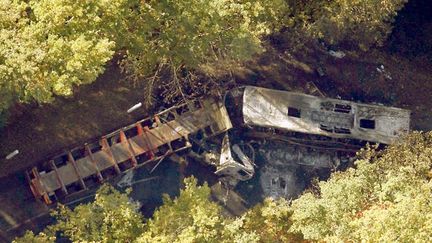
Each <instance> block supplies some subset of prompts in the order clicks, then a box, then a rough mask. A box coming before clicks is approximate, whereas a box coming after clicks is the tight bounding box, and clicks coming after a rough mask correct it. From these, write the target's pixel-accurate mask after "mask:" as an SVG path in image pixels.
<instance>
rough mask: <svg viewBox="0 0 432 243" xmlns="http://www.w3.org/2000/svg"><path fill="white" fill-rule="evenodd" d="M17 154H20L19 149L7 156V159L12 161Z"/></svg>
mask: <svg viewBox="0 0 432 243" xmlns="http://www.w3.org/2000/svg"><path fill="white" fill-rule="evenodd" d="M17 154H19V150H18V149H16V150H14V151H13V152H12V153H10V154H8V155H7V156H6V159H12V158H13V157H15V156H16V155H17Z"/></svg>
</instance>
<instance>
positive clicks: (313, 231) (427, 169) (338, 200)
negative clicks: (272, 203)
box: [291, 133, 432, 242]
mask: <svg viewBox="0 0 432 243" xmlns="http://www.w3.org/2000/svg"><path fill="white" fill-rule="evenodd" d="M363 152H364V156H365V157H364V158H363V159H361V160H358V161H357V162H356V166H355V168H350V169H348V170H347V171H345V172H337V173H334V174H333V175H332V176H331V178H330V179H329V180H328V181H323V182H320V183H319V185H318V186H319V193H312V192H308V193H305V194H304V195H302V196H301V197H300V198H299V199H297V200H295V201H294V202H293V204H292V207H291V208H292V210H293V215H292V217H291V218H292V221H293V225H292V228H291V231H294V232H298V233H302V234H303V235H304V237H305V239H309V240H324V241H366V242H370V241H380V242H396V241H399V242H414V241H418V242H427V241H430V236H431V235H432V229H431V228H430V225H431V223H432V203H431V200H430V195H431V193H432V184H431V180H430V179H431V168H432V133H426V134H422V133H414V134H412V135H410V136H409V137H407V138H406V139H405V140H404V141H401V142H399V143H396V144H394V145H391V146H390V147H389V148H388V149H386V150H385V152H384V153H382V154H381V153H377V152H374V151H373V150H365V151H363Z"/></svg>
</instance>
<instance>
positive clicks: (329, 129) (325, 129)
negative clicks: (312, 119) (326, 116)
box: [320, 124, 333, 132]
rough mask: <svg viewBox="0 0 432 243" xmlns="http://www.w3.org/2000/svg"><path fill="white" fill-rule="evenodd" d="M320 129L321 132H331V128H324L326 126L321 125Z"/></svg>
mask: <svg viewBox="0 0 432 243" xmlns="http://www.w3.org/2000/svg"><path fill="white" fill-rule="evenodd" d="M320 129H321V130H323V131H326V132H333V128H331V127H329V126H326V125H323V124H320Z"/></svg>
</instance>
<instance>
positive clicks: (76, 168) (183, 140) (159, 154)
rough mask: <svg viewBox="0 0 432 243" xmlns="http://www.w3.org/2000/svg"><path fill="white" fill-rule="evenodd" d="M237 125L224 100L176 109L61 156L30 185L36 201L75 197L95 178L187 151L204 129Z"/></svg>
mask: <svg viewBox="0 0 432 243" xmlns="http://www.w3.org/2000/svg"><path fill="white" fill-rule="evenodd" d="M231 127H232V125H231V122H230V120H229V117H228V114H227V111H226V110H225V107H224V106H223V104H222V103H221V102H220V101H217V100H205V101H203V102H200V101H197V102H193V103H190V104H183V105H180V106H175V107H172V108H170V109H168V110H165V111H163V112H160V113H158V114H157V115H155V116H154V117H151V118H146V119H143V120H141V121H138V122H136V123H134V124H132V125H130V126H127V127H124V128H122V129H119V130H117V131H114V132H112V133H110V134H108V135H106V136H104V137H102V138H101V139H100V140H99V141H93V142H90V143H86V144H85V145H84V146H83V147H78V148H74V149H71V150H69V151H67V152H65V153H64V154H61V155H59V156H56V157H54V158H52V159H50V160H49V161H51V163H50V166H49V167H43V165H42V166H39V167H34V168H33V169H32V170H31V171H30V173H29V180H30V187H31V189H32V192H33V194H34V196H35V197H36V198H41V199H43V200H44V201H45V202H46V203H47V204H50V203H51V202H52V201H53V200H55V199H56V198H57V197H58V196H64V194H68V193H70V190H69V187H71V188H73V189H74V190H75V191H76V186H74V185H79V186H80V189H79V190H85V189H87V184H86V183H87V181H89V180H90V181H91V180H92V178H95V179H97V181H98V182H100V181H102V180H103V179H104V174H107V176H109V175H110V174H109V171H110V170H112V171H114V172H116V173H117V174H118V173H124V172H126V171H128V170H130V169H132V168H136V167H137V166H141V165H144V164H147V163H149V162H152V161H156V160H162V159H163V158H164V157H165V156H168V155H170V154H173V153H176V152H179V151H181V150H184V149H187V148H189V147H190V143H189V141H188V140H189V136H190V135H193V134H195V133H197V132H199V131H204V130H205V132H203V133H205V134H206V135H207V136H215V135H218V134H220V133H222V132H225V131H227V130H228V129H230V128H231ZM90 145H92V146H90ZM92 148H93V149H92ZM79 190H78V191H79Z"/></svg>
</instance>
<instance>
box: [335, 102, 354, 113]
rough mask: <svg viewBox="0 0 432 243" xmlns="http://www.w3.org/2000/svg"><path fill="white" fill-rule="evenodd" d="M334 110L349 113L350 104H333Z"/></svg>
mask: <svg viewBox="0 0 432 243" xmlns="http://www.w3.org/2000/svg"><path fill="white" fill-rule="evenodd" d="M334 111H335V112H340V113H350V111H351V106H350V105H348V104H347V105H343V104H335V109H334Z"/></svg>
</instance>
